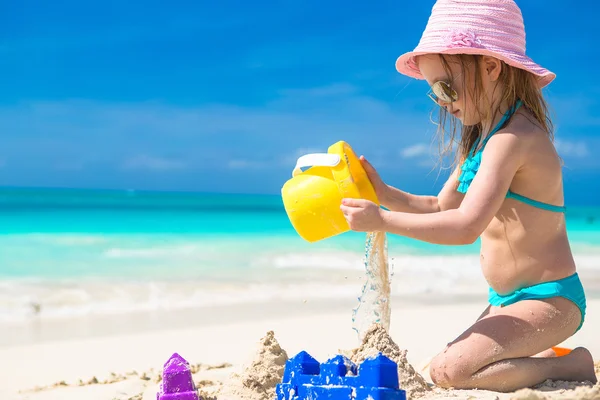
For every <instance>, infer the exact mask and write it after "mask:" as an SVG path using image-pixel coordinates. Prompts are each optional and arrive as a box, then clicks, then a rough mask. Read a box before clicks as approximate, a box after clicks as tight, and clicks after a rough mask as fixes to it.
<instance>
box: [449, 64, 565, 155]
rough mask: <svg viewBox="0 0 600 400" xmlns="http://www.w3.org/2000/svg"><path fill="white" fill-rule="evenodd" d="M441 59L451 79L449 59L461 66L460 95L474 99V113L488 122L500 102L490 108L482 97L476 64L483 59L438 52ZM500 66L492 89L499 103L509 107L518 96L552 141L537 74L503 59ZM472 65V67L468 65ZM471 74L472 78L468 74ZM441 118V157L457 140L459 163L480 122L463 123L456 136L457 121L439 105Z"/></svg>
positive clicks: (545, 106) (497, 110)
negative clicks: (496, 91)
mask: <svg viewBox="0 0 600 400" xmlns="http://www.w3.org/2000/svg"><path fill="white" fill-rule="evenodd" d="M439 56H440V59H441V61H442V65H443V67H444V70H445V71H446V73H447V74H448V76H449V77H450V82H452V81H454V77H453V76H452V70H451V69H450V63H451V62H458V64H459V65H460V70H461V72H460V74H461V75H462V76H463V79H462V82H463V87H462V92H461V93H462V95H463V96H465V95H468V96H470V98H471V99H473V102H474V104H476V105H477V112H478V113H479V117H480V120H481V121H491V120H492V119H493V117H494V116H495V115H497V114H498V113H499V105H497V106H496V108H495V109H494V110H492V105H491V104H489V103H488V101H487V98H486V97H485V96H483V84H482V77H481V72H480V70H479V63H480V62H481V60H482V58H483V57H482V56H480V55H467V54H460V55H450V56H449V55H443V54H440V55H439ZM500 62H501V65H502V68H501V72H500V76H499V78H498V83H499V84H498V85H497V86H496V89H494V90H502V97H501V101H500V104H502V103H506V104H509V106H512V105H514V104H515V103H516V101H517V100H518V99H521V101H522V102H523V105H522V107H525V108H526V109H527V110H529V112H530V113H531V114H532V115H533V118H534V121H532V122H533V123H536V124H537V125H539V126H540V128H542V129H543V130H544V131H545V132H547V134H548V136H549V137H550V139H551V140H553V138H554V132H553V126H552V121H551V119H550V116H549V112H548V105H547V104H546V101H545V100H544V97H543V95H542V92H541V90H540V88H539V87H538V84H537V80H536V77H535V76H534V75H533V74H532V73H530V72H528V71H525V70H523V69H520V68H515V67H512V66H510V65H508V64H506V63H505V62H504V61H500ZM469 66H474V68H468V67H469ZM471 73H473V75H474V76H473V77H471V76H470V74H471ZM467 82H474V85H468V86H470V87H469V88H467ZM439 109H440V119H439V125H438V136H439V139H440V153H441V156H443V155H444V154H445V153H448V152H452V150H453V148H454V143H455V142H457V141H458V146H457V149H456V150H457V152H456V157H455V163H458V164H459V165H460V164H462V162H464V160H465V159H466V158H467V156H468V155H469V152H470V151H471V148H472V147H473V145H474V144H475V141H476V140H477V138H478V137H479V136H480V135H481V134H482V130H483V126H482V123H478V124H476V125H470V126H462V131H461V133H460V138H459V139H458V140H457V138H456V130H457V126H458V125H459V124H460V122H459V121H458V120H457V119H456V118H455V117H453V116H452V115H451V114H450V115H449V113H448V112H447V111H446V109H445V108H444V107H439ZM448 116H449V117H450V121H451V129H450V130H449V132H447V131H446V129H445V125H446V118H447V117H448ZM446 135H448V136H449V138H448V139H449V140H448V141H447V140H446Z"/></svg>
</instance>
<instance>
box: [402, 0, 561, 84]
mask: <svg viewBox="0 0 600 400" xmlns="http://www.w3.org/2000/svg"><path fill="white" fill-rule="evenodd" d="M432 53H437V54H481V55H488V56H492V57H496V58H498V59H500V60H502V61H504V62H506V63H507V64H508V65H512V66H513V67H516V68H521V69H524V70H526V71H529V72H531V73H533V74H534V75H536V76H537V78H538V84H539V87H540V88H543V87H544V86H546V85H548V84H549V83H550V82H552V81H553V80H554V78H555V77H556V74H554V73H553V72H550V71H548V70H547V69H545V68H543V67H541V66H540V65H538V64H536V63H535V62H533V60H532V59H531V58H529V57H528V56H526V55H525V26H524V25H523V15H522V14H521V10H520V9H519V7H518V6H517V4H516V3H515V2H514V1H513V0H438V1H437V2H436V3H435V4H434V5H433V8H432V10H431V16H430V17H429V21H428V22H427V26H426V27H425V31H424V32H423V35H422V36H421V40H420V41H419V44H418V45H417V47H416V48H415V49H414V50H413V51H411V52H408V53H405V54H403V55H401V56H400V57H398V59H397V60H396V70H398V72H400V73H401V74H404V75H408V76H410V77H413V78H416V79H425V78H424V77H423V75H421V71H419V68H418V66H417V64H416V62H415V58H416V56H419V55H423V54H432Z"/></svg>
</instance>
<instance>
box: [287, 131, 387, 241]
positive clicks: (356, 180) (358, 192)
mask: <svg viewBox="0 0 600 400" xmlns="http://www.w3.org/2000/svg"><path fill="white" fill-rule="evenodd" d="M303 168H307V169H306V170H303ZM281 195H282V198H283V204H284V207H285V210H286V213H287V215H288V218H289V220H290V222H291V223H292V226H293V227H294V229H295V230H296V232H298V234H299V235H300V236H301V237H302V238H304V239H305V240H307V241H309V242H316V241H318V240H322V239H325V238H329V237H332V236H336V235H339V234H341V233H344V232H346V231H348V230H350V227H349V226H348V223H347V222H346V219H345V218H344V215H343V214H342V211H341V210H340V204H341V202H342V199H343V198H361V199H367V200H371V201H373V202H374V203H376V204H379V201H378V199H377V195H376V194H375V190H374V189H373V185H372V184H371V182H370V181H369V178H368V176H367V174H366V172H365V170H364V168H363V167H362V164H361V162H360V160H359V159H358V157H357V156H356V154H355V153H354V151H353V150H352V148H351V147H350V145H349V144H348V143H346V142H344V141H339V142H337V143H335V144H333V145H331V146H330V147H329V149H328V151H327V153H315V154H306V155H303V156H301V157H299V158H298V160H297V162H296V165H295V167H294V169H293V171H292V178H291V179H289V180H288V181H287V182H286V183H285V184H284V185H283V187H282V189H281Z"/></svg>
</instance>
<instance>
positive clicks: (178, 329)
mask: <svg viewBox="0 0 600 400" xmlns="http://www.w3.org/2000/svg"><path fill="white" fill-rule="evenodd" d="M2 199H3V200H2V201H3V209H4V210H5V211H4V212H3V220H4V221H6V223H5V224H4V226H3V227H2V235H0V247H1V249H2V251H1V254H2V255H3V266H5V268H3V269H2V275H3V276H2V281H1V282H2V283H1V284H2V288H3V289H2V291H1V293H2V298H1V299H0V310H1V311H2V313H1V314H0V315H1V316H2V320H1V322H0V323H1V324H2V329H0V332H1V334H0V356H1V359H2V360H7V361H8V362H4V363H3V364H2V371H1V372H0V375H1V376H2V377H3V382H4V383H3V386H2V391H3V392H0V393H3V396H2V398H3V399H5V398H6V399H40V400H42V399H59V398H60V399H70V398H73V399H75V398H81V397H84V398H86V399H99V400H100V399H102V400H104V399H115V398H118V399H130V398H155V396H156V392H157V391H158V385H159V383H158V380H159V379H160V371H161V369H162V368H163V365H164V363H165V362H166V361H167V360H168V359H169V357H171V355H172V354H174V353H178V354H180V355H181V356H182V357H184V358H185V359H186V360H187V361H188V362H189V363H190V364H191V365H192V366H196V367H195V369H194V372H195V374H194V379H195V382H197V384H198V388H199V390H201V391H203V392H204V393H207V394H208V395H210V396H219V393H220V392H221V391H223V390H224V389H223V388H226V387H227V384H228V382H232V375H233V374H234V373H240V372H241V371H244V368H247V366H248V365H250V364H251V361H252V360H253V357H255V356H256V354H257V353H256V352H257V350H256V349H257V348H258V347H260V346H261V343H262V342H261V341H264V339H265V338H266V337H267V334H268V332H271V331H272V332H273V338H274V339H275V340H276V341H277V343H278V344H279V345H280V346H281V348H282V349H283V351H285V354H286V355H287V357H288V358H289V357H292V356H294V355H295V354H297V353H298V352H300V351H303V350H304V351H307V352H308V353H309V354H311V355H313V357H315V358H316V359H317V360H319V361H321V362H324V361H326V360H327V359H328V358H330V357H333V356H335V355H336V354H340V352H346V351H349V350H352V349H355V348H357V347H359V346H360V345H361V341H360V339H359V336H358V334H357V332H356V331H355V330H354V325H353V310H354V309H355V308H356V307H357V306H358V297H359V296H360V295H361V291H362V288H363V285H364V282H365V279H366V277H367V275H366V271H365V261H366V260H365V257H366V254H365V249H366V247H365V238H366V236H365V235H364V234H362V233H358V232H348V233H347V234H344V235H340V236H338V237H335V238H331V239H329V240H325V241H322V242H317V243H306V242H305V241H303V240H301V239H299V238H298V236H297V233H296V232H295V231H294V229H293V227H292V226H291V225H290V223H289V221H288V218H287V215H286V213H285V210H284V209H283V205H282V204H281V199H280V198H279V197H278V196H243V195H202V194H194V193H187V194H186V193H145V192H141V193H135V194H132V193H131V192H120V191H96V192H94V191H81V190H45V189H38V190H31V189H27V190H23V189H19V190H17V189H11V190H3V191H2ZM223 204H227V207H226V208H225V209H224V210H219V208H222V205H223ZM67 205H69V206H68V207H67ZM184 205H185V206H184ZM200 208H201V209H202V211H201V210H200ZM17 209H18V210H19V212H18V213H17V212H15V210H17ZM8 210H10V211H8ZM593 212H594V210H589V209H585V210H584V209H582V210H580V211H579V215H581V218H579V219H577V218H576V217H573V219H572V220H570V221H569V227H570V228H571V231H570V235H571V237H572V238H573V247H574V253H575V256H576V259H577V261H578V263H579V268H580V270H579V273H580V275H581V277H582V280H583V283H584V285H585V287H586V290H587V292H588V293H589V304H588V310H589V312H588V318H587V320H586V324H585V325H584V327H583V328H582V329H581V331H579V332H578V333H577V334H576V335H575V336H573V337H572V338H570V339H569V340H568V341H567V342H566V343H565V344H564V346H566V347H569V348H575V347H577V346H585V347H587V348H589V349H590V350H591V351H592V353H593V354H594V356H595V357H597V356H596V354H599V353H600V348H599V347H598V346H599V344H600V342H598V340H597V330H598V329H600V313H598V312H597V311H596V310H597V309H598V307H599V305H600V300H599V297H598V293H600V269H598V262H597V260H598V258H597V257H598V254H600V250H599V249H600V246H599V245H598V242H594V240H597V239H595V238H598V237H600V235H599V232H598V231H597V230H594V228H595V225H594V224H589V222H588V221H589V219H590V217H594V216H595V215H597V214H593ZM573 215H578V214H577V213H576V212H575V211H574V212H573ZM11 216H12V217H11ZM17 216H18V218H17ZM192 216H195V218H194V217H192ZM11 218H13V219H12V223H9V222H10V221H11ZM68 219H70V221H71V223H69V224H65V223H64V221H65V220H68ZM258 220H260V221H261V224H257V223H256V221H258ZM144 221H146V224H145V223H144ZM147 221H152V224H151V225H148V224H147ZM228 221H229V222H228ZM34 226H35V228H33V227H34ZM234 226H235V228H233V227H234ZM34 231H35V232H34ZM388 240H389V242H388V244H387V246H388V263H389V268H390V275H391V282H390V288H391V290H390V291H391V299H392V301H391V307H390V310H391V318H390V321H391V323H390V328H389V334H390V337H391V339H392V340H393V341H394V342H395V343H396V344H397V346H398V348H399V349H400V350H406V351H407V353H406V357H407V360H408V362H409V364H410V365H411V366H412V367H413V368H414V370H415V371H416V372H417V373H419V374H421V375H422V376H423V379H425V380H427V379H428V369H427V362H428V360H429V359H430V358H431V357H433V356H434V355H435V354H437V353H438V352H439V351H441V350H442V349H443V347H444V346H445V344H446V343H447V342H448V341H450V340H452V339H454V337H456V336H457V335H458V334H460V333H461V332H462V330H464V328H465V326H468V325H469V324H470V323H472V321H473V320H474V319H475V318H476V317H477V316H478V315H479V314H480V313H481V311H482V310H483V309H484V308H485V306H486V302H487V297H486V289H487V286H486V284H485V282H484V280H483V278H482V277H481V275H480V272H479V270H478V265H477V261H478V256H477V250H478V249H477V244H475V245H473V246H470V247H469V246H467V247H466V248H457V249H454V250H455V252H452V251H450V250H449V249H445V248H443V247H438V246H424V245H423V244H421V243H417V242H416V241H410V240H403V239H400V238H397V237H392V236H390V237H389V238H388ZM32 248H35V249H36V250H35V251H31V250H30V249H32ZM436 250H437V252H436ZM6 267H8V268H6ZM371 317H372V316H368V315H367V316H365V317H364V318H371ZM280 367H281V366H280ZM276 370H277V369H276ZM278 371H279V373H282V370H281V369H279V370H278ZM279 379H280V377H279ZM429 383H431V381H429ZM553 385H554V386H553ZM556 385H557V384H555V383H553V384H547V385H546V386H545V389H544V390H550V389H552V390H550V391H547V392H544V395H547V396H554V397H553V398H574V397H569V396H574V394H573V393H578V396H579V395H580V394H581V397H578V398H593V397H585V396H587V394H585V393H588V394H589V393H593V392H590V391H587V392H586V390H588V389H589V388H587V386H585V385H583V384H582V385H581V388H579V389H577V390H578V392H564V390H562V389H561V388H563V389H564V388H569V387H573V385H574V384H573V383H568V384H567V383H564V384H562V383H559V384H558V388H557V387H555V386H556ZM589 390H597V389H589ZM444 393H445V392H444ZM425 395H426V396H434V395H435V396H441V395H442V394H440V393H438V392H436V391H435V390H433V391H431V392H429V391H427V393H426V394H425ZM444 395H445V396H446V395H447V396H450V394H448V393H445V394H444ZM472 395H476V396H480V397H481V398H495V397H494V396H496V395H498V394H493V395H492V394H490V393H479V392H476V393H475V394H473V393H470V392H468V393H467V392H464V393H462V392H460V391H459V392H457V393H453V394H452V396H456V397H458V398H461V397H460V396H463V397H462V398H468V396H472ZM111 396H112V397H111ZM136 396H137V397H136ZM140 396H142V397H140ZM143 396H146V397H143ZM148 396H149V397H148ZM223 396H224V397H223ZM229 396H232V395H231V394H227V393H222V396H221V397H217V398H219V399H228V398H232V400H233V398H235V397H229ZM256 396H260V395H259V394H257V395H256ZM486 396H487V397H486ZM490 396H491V397H490ZM498 396H499V395H498ZM561 396H562V397H561ZM565 396H566V397H565ZM256 398H264V397H256ZM441 398H444V397H441ZM501 398H510V396H509V397H506V396H504V397H501Z"/></svg>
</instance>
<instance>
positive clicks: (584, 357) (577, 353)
mask: <svg viewBox="0 0 600 400" xmlns="http://www.w3.org/2000/svg"><path fill="white" fill-rule="evenodd" d="M564 358H565V362H568V363H569V364H570V366H569V368H568V370H570V371H573V376H572V377H571V380H573V381H578V382H585V381H589V382H592V383H593V384H596V383H597V382H598V378H597V377H596V373H595V372H594V359H593V357H592V354H591V353H590V352H589V350H588V349H586V348H585V347H577V348H575V349H573V351H572V352H571V353H570V354H567V355H566V356H564Z"/></svg>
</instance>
